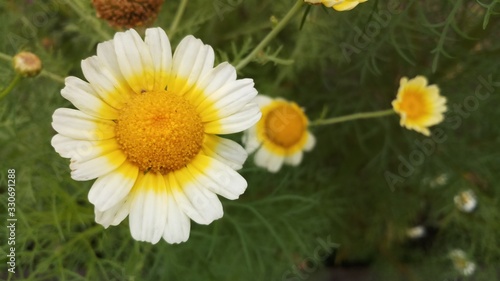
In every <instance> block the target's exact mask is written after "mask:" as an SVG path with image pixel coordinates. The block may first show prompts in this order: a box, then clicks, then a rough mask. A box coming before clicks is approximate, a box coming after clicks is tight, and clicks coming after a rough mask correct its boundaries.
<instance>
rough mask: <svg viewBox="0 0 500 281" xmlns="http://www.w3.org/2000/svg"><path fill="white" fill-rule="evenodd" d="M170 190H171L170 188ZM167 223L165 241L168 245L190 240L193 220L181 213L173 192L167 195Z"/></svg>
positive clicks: (164, 234)
mask: <svg viewBox="0 0 500 281" xmlns="http://www.w3.org/2000/svg"><path fill="white" fill-rule="evenodd" d="M168 189H169V190H170V188H168ZM167 208H168V210H167V223H166V225H165V232H164V233H163V239H165V241H167V242H168V243H172V244H176V243H181V242H185V241H187V240H188V238H189V232H190V229H191V220H190V219H189V217H188V216H187V215H186V214H185V213H184V212H182V211H181V209H180V208H179V205H178V204H177V202H176V201H175V199H174V195H173V194H172V192H171V191H169V192H168V194H167Z"/></svg>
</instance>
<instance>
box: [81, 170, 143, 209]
mask: <svg viewBox="0 0 500 281" xmlns="http://www.w3.org/2000/svg"><path fill="white" fill-rule="evenodd" d="M138 174H139V169H138V168H137V166H135V165H132V164H130V163H128V162H125V163H123V164H122V165H121V166H120V167H119V168H118V169H116V170H114V171H112V172H111V173H109V174H106V175H104V176H102V177H99V178H98V179H97V180H96V181H95V182H94V184H93V185H92V188H91V189H90V191H89V195H88V198H89V201H90V203H92V204H94V205H95V208H96V209H97V210H99V211H101V212H103V211H106V210H107V209H109V208H111V207H113V206H114V205H116V204H118V202H120V201H123V199H124V198H125V197H126V196H127V195H128V194H129V192H130V190H131V189H132V186H134V183H135V182H136V180H137V176H138Z"/></svg>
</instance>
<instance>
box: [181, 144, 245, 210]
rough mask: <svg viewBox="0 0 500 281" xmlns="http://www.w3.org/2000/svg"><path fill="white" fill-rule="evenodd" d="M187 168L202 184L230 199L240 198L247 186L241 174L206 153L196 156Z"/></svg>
mask: <svg viewBox="0 0 500 281" xmlns="http://www.w3.org/2000/svg"><path fill="white" fill-rule="evenodd" d="M187 170H188V171H189V173H190V174H191V176H192V177H193V178H194V179H195V180H196V181H197V182H198V183H199V184H200V185H201V186H203V187H205V188H208V189H209V190H211V191H212V192H214V193H216V194H219V195H221V196H223V197H225V198H227V199H230V200H234V199H238V197H239V196H240V195H241V194H243V192H245V190H246V188H247V182H246V180H245V179H244V178H243V177H242V176H241V175H240V174H238V173H237V172H236V171H234V170H233V169H231V168H229V167H228V166H227V165H225V164H223V163H221V162H219V161H217V160H215V159H212V158H210V157H207V156H205V155H201V154H200V155H198V156H196V158H195V159H194V160H193V161H192V162H191V163H190V164H188V165H187Z"/></svg>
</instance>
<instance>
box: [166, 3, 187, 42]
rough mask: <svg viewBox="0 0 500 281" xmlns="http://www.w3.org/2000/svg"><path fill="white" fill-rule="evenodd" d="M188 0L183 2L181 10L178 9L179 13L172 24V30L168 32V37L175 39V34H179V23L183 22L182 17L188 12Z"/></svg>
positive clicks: (180, 6)
mask: <svg viewBox="0 0 500 281" xmlns="http://www.w3.org/2000/svg"><path fill="white" fill-rule="evenodd" d="M188 2H189V1H188V0H182V1H181V3H180V5H179V8H177V12H176V13H175V17H174V21H172V24H170V29H169V32H168V35H169V36H170V37H173V36H174V34H175V33H176V32H177V26H179V22H180V21H181V18H182V15H183V14H184V11H185V10H186V6H187V3H188Z"/></svg>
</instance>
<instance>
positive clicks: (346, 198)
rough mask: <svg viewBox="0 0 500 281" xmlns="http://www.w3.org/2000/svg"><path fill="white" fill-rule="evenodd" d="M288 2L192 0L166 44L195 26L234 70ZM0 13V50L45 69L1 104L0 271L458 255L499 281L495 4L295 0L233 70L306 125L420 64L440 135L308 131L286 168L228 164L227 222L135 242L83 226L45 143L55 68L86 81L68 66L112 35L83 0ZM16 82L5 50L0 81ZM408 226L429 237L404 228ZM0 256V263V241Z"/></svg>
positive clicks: (435, 273)
mask: <svg viewBox="0 0 500 281" xmlns="http://www.w3.org/2000/svg"><path fill="white" fill-rule="evenodd" d="M179 2H180V1H166V2H165V3H164V5H163V6H162V9H161V11H160V13H159V15H158V17H157V19H156V21H155V22H154V23H153V25H154V26H160V27H163V28H164V29H165V30H167V33H168V27H169V26H170V25H171V23H172V21H173V19H174V17H175V14H176V10H177V8H178V6H179V5H180V3H179ZM292 5H293V3H292V2H290V1H272V0H265V1H257V0H245V1H243V0H237V1H232V0H212V1H203V0H192V1H189V3H188V4H187V7H186V12H185V14H184V16H183V17H182V19H181V21H180V23H179V25H178V27H177V29H176V32H175V34H171V33H170V34H169V36H170V39H171V41H172V45H173V46H176V45H177V43H178V42H179V41H180V40H181V39H182V38H183V37H184V36H185V35H188V34H194V35H195V36H196V37H198V38H201V39H202V40H203V41H204V43H206V44H210V45H211V46H213V47H214V49H215V50H216V60H217V61H218V62H221V61H229V62H231V63H232V64H233V65H236V64H237V63H238V62H239V61H241V59H242V58H244V57H245V55H247V54H248V53H249V52H251V51H252V50H253V49H254V48H255V46H256V45H257V44H258V43H259V42H260V40H262V38H264V36H265V35H266V34H267V33H268V32H269V31H270V30H271V29H272V28H273V26H275V25H276V20H280V19H281V18H282V17H283V16H284V15H285V14H286V12H287V11H288V9H290V7H291V6H292ZM0 11H2V12H0V15H1V18H2V20H1V22H2V24H1V25H0V38H1V39H2V40H0V52H2V53H3V54H6V55H8V56H13V55H15V54H16V53H17V52H19V51H21V50H29V51H31V52H34V53H36V54H37V55H38V56H39V57H40V58H41V60H42V61H43V65H44V69H45V70H46V71H48V72H43V73H42V74H41V75H40V76H38V77H36V78H30V79H24V80H23V81H22V82H21V83H20V84H19V85H18V86H17V87H16V88H15V89H14V90H13V91H12V92H11V93H10V94H9V95H8V96H7V97H5V98H4V99H3V100H1V101H0V158H1V160H2V161H1V163H0V180H1V183H0V195H1V198H2V200H1V202H0V205H1V206H2V212H1V213H2V214H4V213H5V212H4V208H5V209H6V208H7V200H6V199H5V198H6V193H7V187H6V184H5V183H6V182H7V170H8V169H15V170H16V178H17V184H16V191H17V193H16V208H17V209H16V215H17V219H18V220H17V229H16V255H17V264H16V273H15V274H8V272H7V269H6V263H5V262H2V265H1V266H0V269H1V271H0V276H1V277H2V279H7V280H56V279H57V280H287V278H290V280H309V279H310V280H316V279H315V278H317V277H316V274H320V272H321V271H323V270H326V269H324V265H326V266H327V267H332V266H333V267H341V266H347V265H350V264H351V265H352V264H357V265H363V266H367V267H370V268H371V269H370V270H371V273H370V274H371V275H373V276H376V277H374V278H376V279H375V280H400V279H399V278H402V276H403V277H404V278H408V279H402V280H456V278H459V277H460V276H461V275H460V272H458V271H456V270H455V268H454V267H453V263H452V262H451V261H450V259H449V257H448V253H449V252H450V251H451V250H453V249H456V248H459V249H463V250H464V251H465V252H466V253H467V255H468V256H469V257H470V258H471V259H472V260H474V262H475V263H476V264H477V270H476V272H475V273H474V280H495V279H496V278H497V276H498V274H499V272H498V267H497V266H496V265H498V264H499V262H500V243H499V240H498V239H499V236H498V233H500V223H499V222H500V208H499V206H500V199H499V198H500V186H499V185H497V184H496V182H498V181H500V173H499V169H500V168H499V167H500V153H499V151H498V144H499V143H500V138H499V136H500V127H499V126H496V125H494V122H493V121H494V120H496V119H497V118H499V119H500V111H499V110H498V108H497V107H496V104H499V103H500V69H499V67H498V59H499V58H500V20H499V17H498V13H499V12H500V1H498V0H482V1H479V0H478V1H465V0H443V1H431V0H426V1H417V0H391V1H389V0H369V1H368V2H365V3H363V4H361V5H359V6H358V7H356V9H354V10H351V11H347V12H337V11H335V10H333V9H326V8H324V7H322V6H320V5H317V6H316V5H315V6H308V5H306V6H304V9H303V10H302V11H301V13H300V14H299V15H298V16H296V17H295V18H294V20H293V21H291V22H290V24H288V25H287V26H286V28H285V29H284V30H283V31H282V32H281V33H280V34H279V35H278V36H277V37H276V38H275V39H274V40H273V41H272V42H271V43H270V44H269V45H268V46H267V47H266V48H265V49H264V51H262V52H261V53H259V55H258V56H257V57H256V59H255V60H254V61H253V62H252V63H250V64H249V65H248V66H246V67H245V68H243V69H241V70H239V77H250V78H253V79H254V81H255V84H256V88H257V90H258V91H259V92H260V93H262V94H266V95H269V96H273V97H278V96H280V97H284V98H286V99H289V100H294V101H296V102H297V103H298V104H299V105H301V106H303V107H304V108H305V110H306V113H307V115H308V116H309V119H311V120H316V119H319V118H324V117H332V116H340V115H344V114H350V113H354V112H365V111H375V110H380V109H386V108H390V102H391V101H392V100H393V99H394V97H395V95H396V91H397V88H398V83H399V79H400V78H401V77H402V76H408V77H414V76H416V75H425V76H426V77H427V78H428V79H429V81H430V82H431V83H433V84H437V85H439V87H440V89H441V94H442V95H443V96H446V97H447V99H448V108H449V110H448V112H447V115H446V119H445V121H444V122H443V123H442V124H441V125H439V126H437V127H436V128H435V129H439V130H441V132H442V134H441V136H440V138H439V139H438V140H436V139H435V138H432V137H431V138H427V137H425V136H423V135H420V134H418V133H416V132H413V131H407V130H405V129H403V128H401V127H400V126H399V120H398V118H397V116H391V117H386V118H381V119H372V120H362V121H357V122H350V123H342V124H337V125H332V126H320V127H314V128H313V129H312V131H313V133H314V134H315V135H316V138H317V140H318V142H317V145H316V147H315V148H314V150H313V151H312V152H310V153H308V154H306V155H305V158H304V160H303V161H302V164H301V165H300V166H299V167H288V166H287V167H284V168H283V169H281V171H279V172H278V173H276V174H270V173H268V172H267V171H265V170H264V169H261V168H258V167H256V166H254V164H253V161H252V157H250V158H249V160H248V161H247V163H246V164H245V167H244V168H243V169H242V171H241V173H242V174H243V176H244V177H245V178H246V179H247V181H248V184H249V188H248V190H247V191H246V193H245V194H244V195H243V196H242V197H241V198H240V200H237V201H228V200H223V202H222V203H223V206H224V217H223V218H222V219H220V220H218V221H215V222H214V223H212V224H211V225H209V226H200V225H196V224H193V226H192V232H191V237H190V239H189V240H188V241H187V242H186V243H183V244H179V245H170V244H167V243H164V242H160V243H159V244H157V245H150V244H147V243H141V242H137V241H134V240H133V239H132V238H131V236H130V233H129V228H128V222H127V220H125V221H124V223H122V224H121V225H119V226H117V227H111V228H109V229H107V230H105V229H104V228H103V227H102V226H100V225H97V224H96V223H95V222H94V211H93V206H92V205H91V204H90V203H89V202H88V200H87V193H88V190H89V188H90V186H91V184H92V182H76V181H73V180H72V179H71V178H70V176H69V168H68V163H67V160H66V159H62V158H60V157H59V156H58V155H57V154H56V153H55V152H54V150H53V148H52V146H51V145H50V139H51V137H52V136H53V135H54V131H53V129H52V128H51V116H52V113H53V112H54V110H55V109H56V108H59V107H71V104H70V103H69V102H68V101H66V100H64V99H63V98H62V97H61V96H60V94H59V91H60V89H61V88H62V87H63V84H62V83H61V81H60V79H59V80H58V77H65V76H69V75H73V76H77V77H83V75H82V72H81V69H80V61H81V60H82V59H84V58H87V57H89V56H91V55H94V54H95V47H96V44H97V43H99V42H102V41H104V40H108V39H110V38H112V36H113V33H114V32H115V31H116V30H114V29H113V28H112V27H110V26H109V25H108V24H107V23H106V22H104V21H102V20H100V19H98V18H97V17H96V16H95V11H94V9H93V6H92V4H91V2H90V1H86V0H77V1H64V0H49V1H13V0H6V1H1V2H0ZM52 74H56V76H55V77H54V76H51V75H52ZM13 76H14V73H13V70H12V67H11V64H10V63H8V62H7V61H4V60H2V63H1V64H0V87H2V88H3V87H4V86H5V85H7V84H8V83H9V82H10V80H11V79H12V77H13ZM232 138H233V139H234V140H237V141H240V140H241V134H238V135H234V136H232ZM388 175H390V176H388ZM469 189H470V190H473V191H474V193H475V194H476V195H477V201H478V207H477V208H476V209H475V210H474V211H473V212H471V213H464V212H461V211H460V210H459V209H457V208H456V206H455V204H454V202H453V197H454V196H455V195H456V194H458V193H459V192H461V191H463V190H469ZM2 218H3V216H2ZM2 221H3V222H5V219H2ZM3 222H2V223H3ZM418 225H421V226H424V227H425V228H426V229H427V233H426V235H425V236H424V237H422V238H418V239H412V238H409V237H408V236H407V235H406V233H407V230H408V229H409V228H411V227H414V226H418ZM5 233H6V232H4V231H2V233H1V235H2V237H4V235H5ZM2 241H3V239H2ZM0 249H1V250H0V254H1V255H2V257H5V256H6V254H7V253H8V251H9V246H8V245H7V244H2V245H1V248H0ZM325 253H326V254H325ZM328 254H331V257H330V259H329V262H325V258H326V257H327V256H328ZM2 260H3V259H2ZM291 278H295V279H291Z"/></svg>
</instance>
